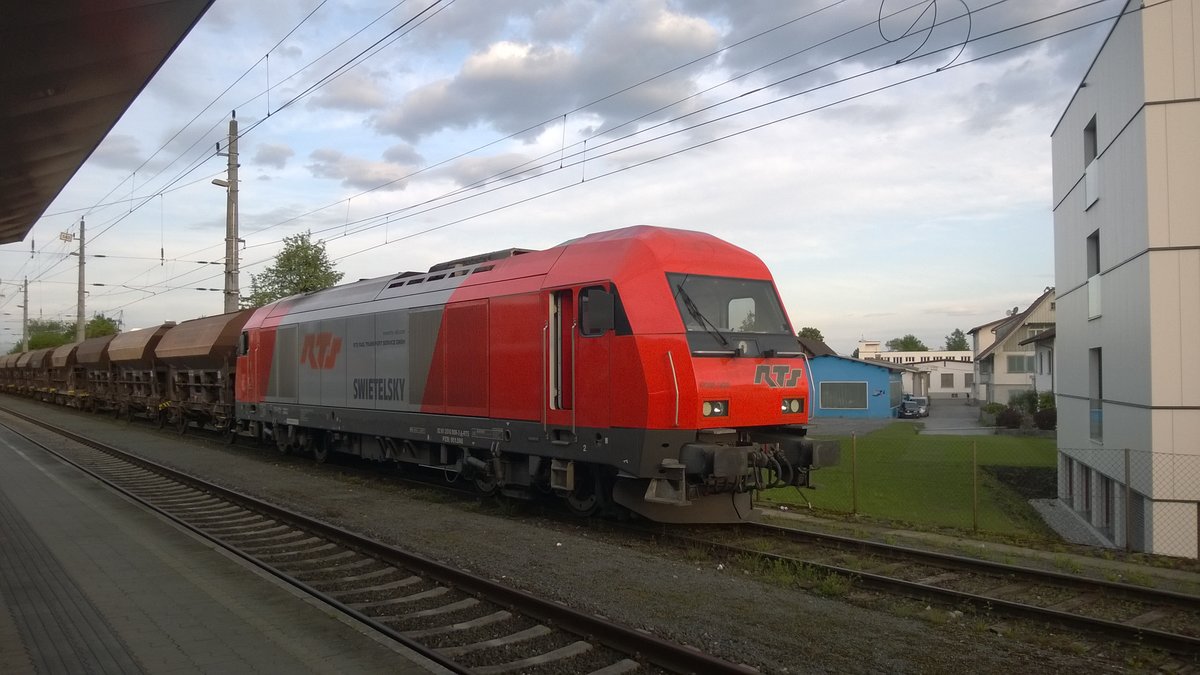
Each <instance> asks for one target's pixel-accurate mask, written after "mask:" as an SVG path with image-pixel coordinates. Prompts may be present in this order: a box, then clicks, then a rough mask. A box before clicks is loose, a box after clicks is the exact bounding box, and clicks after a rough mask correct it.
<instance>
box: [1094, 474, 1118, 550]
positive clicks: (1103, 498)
mask: <svg viewBox="0 0 1200 675" xmlns="http://www.w3.org/2000/svg"><path fill="white" fill-rule="evenodd" d="M1115 492H1116V491H1115V490H1113V479H1111V478H1109V477H1108V476H1101V477H1100V508H1099V510H1098V512H1097V513H1096V516H1097V519H1098V522H1097V523H1096V525H1097V526H1098V527H1099V528H1100V531H1101V532H1103V533H1104V534H1105V536H1107V537H1108V538H1109V539H1112V538H1113V510H1114V508H1113V507H1114V501H1113V500H1114V493H1115Z"/></svg>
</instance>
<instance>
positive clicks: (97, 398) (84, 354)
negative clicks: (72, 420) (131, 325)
mask: <svg viewBox="0 0 1200 675" xmlns="http://www.w3.org/2000/svg"><path fill="white" fill-rule="evenodd" d="M114 337H116V336H115V335H102V336H100V337H94V338H88V339H86V340H84V341H83V342H80V343H79V347H78V348H76V350H75V386H76V396H75V398H76V402H77V405H78V406H79V407H80V408H81V409H83V410H92V411H94V410H97V409H99V408H103V409H112V406H111V405H109V404H108V401H110V399H112V397H113V396H115V388H114V386H113V377H112V373H111V372H110V371H109V359H108V345H109V343H111V342H112V341H113V338H114Z"/></svg>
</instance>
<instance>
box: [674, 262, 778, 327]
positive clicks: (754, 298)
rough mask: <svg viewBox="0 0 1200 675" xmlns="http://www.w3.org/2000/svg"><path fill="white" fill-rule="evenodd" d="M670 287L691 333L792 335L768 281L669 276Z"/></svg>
mask: <svg viewBox="0 0 1200 675" xmlns="http://www.w3.org/2000/svg"><path fill="white" fill-rule="evenodd" d="M667 283H668V284H670V286H671V295H672V296H674V298H675V305H676V306H677V307H678V308H679V316H680V317H681V318H682V319H683V325H684V326H686V327H687V330H688V332H702V333H703V332H713V331H716V332H717V333H724V332H731V333H771V334H785V335H791V334H792V329H791V326H789V325H788V322H787V319H786V318H784V314H783V308H782V307H781V306H780V304H779V296H777V295H776V294H775V287H774V286H772V285H771V282H769V281H761V280H758V279H731V278H728V277H710V276H703V275H699V274H676V273H669V274H667ZM722 340H723V338H722Z"/></svg>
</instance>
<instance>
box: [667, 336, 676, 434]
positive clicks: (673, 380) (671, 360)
mask: <svg viewBox="0 0 1200 675" xmlns="http://www.w3.org/2000/svg"><path fill="white" fill-rule="evenodd" d="M667 364H669V365H670V366H671V384H672V385H674V387H675V426H679V378H678V377H676V375H675V358H674V357H672V356H671V350H670V349H668V350H667Z"/></svg>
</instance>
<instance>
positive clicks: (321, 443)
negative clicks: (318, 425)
mask: <svg viewBox="0 0 1200 675" xmlns="http://www.w3.org/2000/svg"><path fill="white" fill-rule="evenodd" d="M309 445H311V446H312V456H313V459H314V460H316V462H317V464H324V463H326V462H328V461H329V442H328V440H327V439H325V438H324V437H323V436H317V437H316V438H314V439H312V440H311V441H309Z"/></svg>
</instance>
